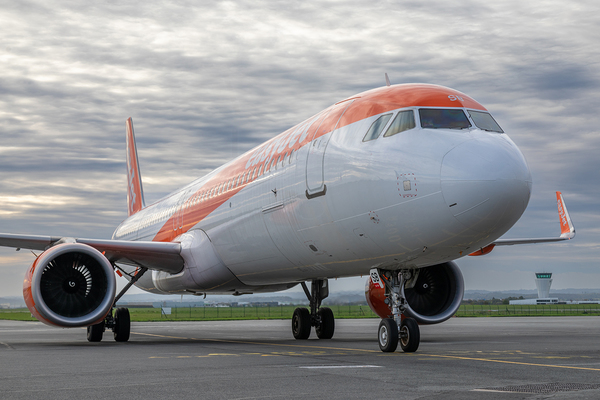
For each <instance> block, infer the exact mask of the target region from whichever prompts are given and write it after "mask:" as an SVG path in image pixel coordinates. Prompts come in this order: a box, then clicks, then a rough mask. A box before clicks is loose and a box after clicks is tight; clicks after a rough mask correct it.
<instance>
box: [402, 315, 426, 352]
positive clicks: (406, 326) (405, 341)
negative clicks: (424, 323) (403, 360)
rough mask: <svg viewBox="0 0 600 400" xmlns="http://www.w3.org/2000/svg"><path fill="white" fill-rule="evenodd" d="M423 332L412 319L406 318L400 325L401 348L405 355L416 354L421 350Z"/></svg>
mask: <svg viewBox="0 0 600 400" xmlns="http://www.w3.org/2000/svg"><path fill="white" fill-rule="evenodd" d="M420 342H421V332H420V330H419V324H417V321H415V320H414V319H412V318H406V319H404V320H403V321H402V323H401V324H400V347H402V350H404V352H405V353H414V352H415V351H417V349H418V348H419V343H420Z"/></svg>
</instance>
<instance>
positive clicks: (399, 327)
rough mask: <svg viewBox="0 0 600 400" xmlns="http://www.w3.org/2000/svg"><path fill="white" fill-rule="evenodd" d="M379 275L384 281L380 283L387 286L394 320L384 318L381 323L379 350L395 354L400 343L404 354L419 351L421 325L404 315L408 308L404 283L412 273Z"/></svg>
mask: <svg viewBox="0 0 600 400" xmlns="http://www.w3.org/2000/svg"><path fill="white" fill-rule="evenodd" d="M377 274H378V275H383V276H382V277H383V279H379V281H380V282H382V283H384V284H385V295H386V303H387V304H388V305H390V306H391V309H392V318H384V319H382V320H381V322H380V323H379V330H378V332H377V338H378V341H379V348H380V349H381V351H383V352H394V351H396V348H397V347H398V342H400V347H401V348H402V350H403V351H404V352H406V353H413V352H415V351H417V349H418V348H419V343H420V341H421V333H420V331H419V325H418V324H417V321H415V320H414V319H413V318H409V317H405V316H404V315H403V314H404V311H406V306H407V302H406V298H405V297H404V283H405V282H407V281H410V279H411V278H412V272H411V271H409V270H403V271H399V272H398V271H382V270H378V271H377Z"/></svg>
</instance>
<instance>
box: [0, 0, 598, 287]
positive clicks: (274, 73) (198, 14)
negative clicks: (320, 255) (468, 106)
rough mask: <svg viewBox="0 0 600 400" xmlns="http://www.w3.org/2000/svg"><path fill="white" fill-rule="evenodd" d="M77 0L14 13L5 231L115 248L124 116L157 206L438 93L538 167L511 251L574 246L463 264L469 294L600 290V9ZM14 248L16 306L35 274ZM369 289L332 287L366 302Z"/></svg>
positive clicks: (1, 261) (2, 26) (2, 21)
mask: <svg viewBox="0 0 600 400" xmlns="http://www.w3.org/2000/svg"><path fill="white" fill-rule="evenodd" d="M84 3H85V2H79V1H56V0H45V1H41V0H30V1H27V0H24V1H10V0H9V2H8V4H6V2H4V3H3V5H2V7H1V8H0V138H1V141H0V231H3V232H12V233H29V234H51V235H56V236H58V235H65V236H75V237H91V238H107V237H110V235H111V234H112V230H113V229H114V227H115V226H116V225H117V224H118V223H119V222H120V221H121V220H123V219H124V218H125V216H126V193H125V187H126V179H125V150H124V148H125V133H124V132H125V119H126V118H127V117H129V116H131V117H133V119H134V125H135V129H136V137H137V141H138V153H139V157H140V163H141V169H142V178H143V183H144V190H145V196H146V202H147V203H148V202H152V201H153V200H157V199H159V198H160V197H162V196H163V195H165V194H167V193H168V192H170V191H172V190H174V189H176V188H178V187H179V186H182V185H184V184H186V183H189V182H190V181H191V180H193V179H195V178H197V177H199V176H201V175H204V174H206V173H207V172H208V171H210V170H212V169H213V168H216V167H217V166H219V165H221V164H222V163H223V162H225V161H227V160H229V159H231V158H233V157H235V156H236V155H238V154H241V153H242V152H244V151H246V150H248V149H250V148H252V147H254V146H256V145H257V144H259V143H261V142H262V141H264V140H266V139H268V138H270V137H272V136H274V135H275V134H277V133H279V132H282V131H284V130H285V129H287V128H289V127H290V126H292V125H294V124H296V123H298V122H300V121H302V120H303V119H305V118H307V117H309V116H311V115H313V114H314V113H316V112H318V111H320V110H321V109H323V108H325V107H327V106H329V105H330V104H333V103H335V102H337V101H339V100H341V99H343V98H346V97H348V96H351V95H353V94H355V93H358V92H360V91H363V90H368V89H371V88H374V87H378V86H382V85H383V84H384V83H385V80H384V72H387V73H388V74H389V76H390V79H391V81H392V83H409V82H425V83H435V84H440V85H444V86H449V87H452V88H454V89H457V90H460V91H462V92H464V93H467V94H468V95H470V96H471V97H473V98H475V99H476V100H478V101H479V102H480V103H482V104H483V105H484V106H486V107H487V108H488V109H489V110H490V111H491V112H492V113H493V114H494V116H495V117H496V119H497V120H498V122H499V123H500V125H501V126H502V127H503V128H504V130H505V131H506V132H507V133H508V134H509V135H510V137H511V138H512V139H513V140H514V141H515V142H516V144H517V145H518V146H519V147H520V148H521V150H522V151H523V153H524V155H525V157H526V158H527V160H528V162H529V166H530V168H531V171H532V175H533V180H534V187H533V195H532V198H531V201H530V203H529V208H528V209H527V211H526V212H525V214H524V215H523V217H522V218H521V220H520V221H519V222H518V223H517V224H516V225H515V226H514V228H513V229H512V230H511V231H509V232H508V233H507V235H506V236H505V237H532V236H533V237H535V236H554V235H557V234H558V229H559V228H558V216H557V212H556V204H555V197H554V192H555V191H556V190H560V191H562V192H563V194H564V196H565V200H566V202H567V205H568V208H569V211H570V213H571V217H572V219H573V221H574V222H575V225H576V228H577V237H576V239H575V240H573V241H570V242H568V243H562V244H556V245H531V246H519V247H515V246H511V247H503V248H499V249H496V250H495V251H494V252H493V253H491V254H490V255H488V256H485V257H467V258H463V259H461V260H459V265H460V266H461V268H462V270H463V274H464V277H465V283H466V287H467V289H487V290H506V289H520V288H524V289H531V288H534V287H535V285H534V282H533V272H534V271H540V270H545V271H551V272H554V284H553V287H554V288H571V287H572V288H600V261H599V258H600V245H599V242H600V223H599V222H600V214H599V211H600V206H599V200H598V199H599V198H600V179H599V172H600V157H599V156H598V155H599V153H600V128H599V127H600V117H599V112H598V110H599V109H600V97H599V93H600V72H599V71H600V51H599V48H600V46H599V45H598V44H599V43H600V4H599V3H598V2H597V1H596V0H589V1H570V2H564V1H544V0H540V1H536V2H523V1H500V2H486V3H485V4H484V3H483V2H477V1H469V0H464V1H455V2H446V1H441V0H434V1H429V2H418V1H378V2H372V1H352V0H344V1H320V2H295V3H294V2H289V1H260V0H252V1H235V2H222V1H214V2H211V1H202V0H200V1H193V2H192V1H188V2H186V1H180V2H164V1H162V2H154V1H144V2H141V1H110V0H108V1H99V2H94V3H93V4H91V5H85V4H84ZM33 258H34V257H33V255H32V254H31V253H28V252H27V251H21V252H15V251H14V250H10V249H0V296H3V295H4V296H6V295H17V294H19V293H20V292H21V285H22V279H23V275H24V273H25V270H26V269H27V267H28V266H29V265H30V263H31V262H32V261H33ZM363 285H364V280H363V279H349V280H340V281H338V282H335V283H334V284H333V288H334V289H358V288H360V287H362V286H363Z"/></svg>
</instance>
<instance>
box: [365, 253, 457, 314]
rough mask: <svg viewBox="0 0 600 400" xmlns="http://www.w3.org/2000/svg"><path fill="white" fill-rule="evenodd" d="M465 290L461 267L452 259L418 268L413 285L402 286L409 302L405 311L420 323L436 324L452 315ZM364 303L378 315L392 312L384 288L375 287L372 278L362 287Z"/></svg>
mask: <svg viewBox="0 0 600 400" xmlns="http://www.w3.org/2000/svg"><path fill="white" fill-rule="evenodd" d="M463 294H464V281H463V277H462V273H461V272H460V269H459V268H458V266H457V265H456V264H455V263H454V262H447V263H443V264H438V265H432V266H431V267H426V268H420V269H419V275H418V277H417V279H416V282H415V284H414V285H413V287H412V288H405V289H404V296H405V298H406V301H407V303H408V305H407V308H406V311H405V312H404V314H405V315H406V316H408V317H412V318H414V319H415V320H416V321H417V322H418V323H419V324H439V323H440V322H444V321H446V320H447V319H448V318H450V317H452V316H453V315H454V313H455V312H456V311H457V310H458V307H460V302H461V301H462V298H463ZM365 295H366V297H367V303H368V304H369V306H370V307H371V309H372V310H373V312H375V313H376V314H377V315H379V316H380V317H381V318H388V317H390V316H391V309H390V307H389V305H388V304H387V303H386V302H385V289H380V288H379V287H375V286H374V285H373V284H372V282H371V278H370V277H369V278H368V279H367V285H366V288H365Z"/></svg>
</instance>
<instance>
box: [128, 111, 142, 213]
mask: <svg viewBox="0 0 600 400" xmlns="http://www.w3.org/2000/svg"><path fill="white" fill-rule="evenodd" d="M126 125H127V215H129V216H130V215H133V214H135V213H136V212H138V211H140V210H141V209H142V208H144V207H145V204H144V190H143V189H142V175H141V174H140V164H139V163H138V155H137V148H136V146H135V136H134V135H133V121H132V119H131V118H128V119H127V122H126Z"/></svg>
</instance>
